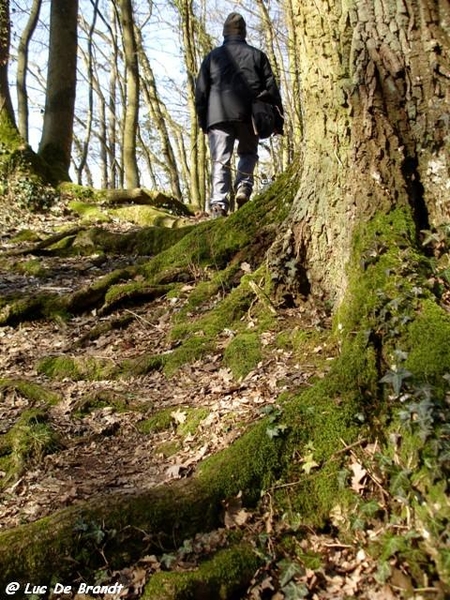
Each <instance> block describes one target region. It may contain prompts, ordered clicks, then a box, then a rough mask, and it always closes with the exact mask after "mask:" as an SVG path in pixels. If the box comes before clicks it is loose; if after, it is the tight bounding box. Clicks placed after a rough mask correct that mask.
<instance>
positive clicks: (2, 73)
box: [0, 0, 15, 128]
mask: <svg viewBox="0 0 450 600" xmlns="http://www.w3.org/2000/svg"><path fill="white" fill-rule="evenodd" d="M10 35H11V23H10V20H9V0H1V2H0V119H1V121H6V122H8V123H9V125H10V126H13V127H14V128H15V118H14V110H13V106H12V102H11V96H10V93H9V82H8V61H9V42H10Z"/></svg>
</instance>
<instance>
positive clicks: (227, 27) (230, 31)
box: [223, 12, 247, 38]
mask: <svg viewBox="0 0 450 600" xmlns="http://www.w3.org/2000/svg"><path fill="white" fill-rule="evenodd" d="M229 35H239V36H241V37H243V38H245V36H246V35H247V27H246V25H245V21H244V17H243V16H242V15H240V14H239V13H236V12H232V13H230V14H229V15H228V17H227V18H226V19H225V23H224V24H223V36H224V37H228V36H229Z"/></svg>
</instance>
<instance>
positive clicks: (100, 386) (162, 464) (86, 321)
mask: <svg viewBox="0 0 450 600" xmlns="http://www.w3.org/2000/svg"><path fill="white" fill-rule="evenodd" d="M18 215H19V213H18ZM69 219H70V217H69V216H68V215H67V214H65V213H64V211H60V212H58V211H55V213H54V214H53V215H50V216H49V215H46V216H45V217H42V216H39V215H35V216H31V215H24V214H20V222H19V221H18V218H17V215H16V216H15V215H13V214H11V213H8V215H5V214H4V215H3V216H1V217H0V225H1V228H2V233H1V234H0V253H1V254H0V259H1V262H0V293H1V294H2V295H5V294H9V293H13V292H17V291H19V290H20V292H21V293H30V292H33V291H36V292H37V291H39V292H42V291H45V290H48V291H52V292H55V291H56V292H58V293H61V294H65V293H68V292H70V291H73V290H76V289H78V288H80V287H81V286H84V285H86V284H88V283H92V282H93V281H95V279H96V278H98V277H100V276H103V275H105V273H107V272H109V271H111V270H113V269H115V268H117V267H119V266H124V265H126V264H128V263H130V262H131V261H133V260H134V258H133V257H123V256H111V257H108V259H107V260H106V261H103V262H102V263H101V264H98V262H97V261H96V259H95V257H92V256H87V257H77V258H56V257H50V256H48V257H45V256H44V257H42V256H40V257H39V259H38V260H39V263H40V266H41V267H42V269H43V272H44V273H45V276H42V275H41V276H33V275H31V274H29V273H27V272H26V270H25V269H24V270H23V271H22V272H21V269H20V261H23V262H25V261H30V259H32V256H30V255H24V256H23V257H21V258H18V256H17V255H16V256H14V258H9V257H7V256H6V255H7V254H8V253H9V252H10V251H11V249H12V248H14V249H15V250H17V249H18V248H20V244H18V243H17V242H16V241H14V242H13V241H12V240H13V239H14V238H15V236H16V235H17V233H18V232H19V230H22V229H24V228H26V229H29V230H34V231H36V233H38V234H39V235H40V236H43V235H50V234H51V233H53V232H54V231H55V230H56V229H57V228H58V227H61V225H62V224H64V225H65V226H67V225H68V224H69ZM104 226H107V227H111V228H113V229H114V230H115V231H118V230H120V231H128V230H130V228H132V227H134V226H133V225H130V224H129V225H127V224H125V225H124V224H119V223H112V224H109V225H104ZM25 244H26V243H24V245H25ZM12 262H14V269H12V268H11V265H12ZM189 289H190V288H189V284H186V288H185V293H186V295H187V294H188V293H189ZM182 305H183V298H182V297H180V298H176V299H174V298H167V297H162V298H160V299H157V300H154V301H153V302H152V303H147V304H141V305H138V306H133V307H132V309H130V308H120V309H118V310H117V311H115V312H113V313H111V314H109V315H106V316H101V317H99V316H98V315H97V314H96V311H92V312H89V313H88V314H83V315H81V316H76V317H73V318H72V319H71V320H69V321H64V322H62V321H61V322H55V321H46V320H36V321H29V322H25V323H22V324H20V325H18V326H15V327H10V326H7V327H3V328H1V329H0V373H1V378H2V380H8V381H14V380H27V381H31V382H34V383H37V384H39V385H40V386H42V388H45V389H46V390H50V391H51V392H53V393H55V394H57V395H58V396H59V398H60V401H59V402H57V403H55V404H54V405H52V406H51V407H50V409H49V417H50V423H51V426H52V428H53V429H54V430H55V431H56V432H57V435H58V440H59V443H58V446H57V447H56V448H55V449H54V451H53V452H52V453H48V454H45V455H43V456H42V457H40V460H36V461H35V462H34V463H33V464H31V465H29V468H28V469H27V470H25V471H24V472H23V473H22V474H21V476H20V477H19V478H18V479H17V480H15V481H13V482H9V483H7V484H6V485H3V486H2V487H0V530H5V529H8V528H13V527H16V526H18V525H20V524H22V523H26V522H30V521H35V520H37V519H39V518H41V517H44V516H46V515H49V514H51V513H53V512H54V511H57V510H58V509H60V508H63V507H65V506H69V505H72V504H75V503H79V502H82V501H85V500H88V499H91V498H94V497H96V496H104V495H106V494H110V493H118V492H119V493H123V494H131V493H133V492H136V491H137V490H144V489H148V488H150V487H153V486H158V485H162V484H164V483H165V482H167V481H169V480H172V479H174V478H186V477H189V476H190V475H191V474H192V473H193V472H194V471H195V468H196V465H197V464H198V463H199V461H201V460H203V459H204V458H206V457H207V456H209V455H211V454H213V453H215V452H217V451H218V450H220V449H222V448H224V447H227V446H229V445H230V444H231V443H232V442H233V440H234V439H236V438H237V437H238V436H239V435H240V434H241V433H242V432H243V431H244V430H245V429H246V428H247V427H248V425H249V424H251V423H253V422H255V421H256V420H258V419H260V418H261V416H262V414H263V412H264V411H265V410H267V407H270V406H273V405H275V404H276V402H277V397H278V396H279V394H280V393H281V392H282V391H285V390H290V389H292V390H294V389H296V388H298V387H299V386H300V385H308V380H309V379H310V378H311V377H312V376H314V377H316V376H317V375H320V373H317V371H316V364H317V361H315V360H310V359H311V357H310V356H308V355H305V356H304V357H303V360H299V357H298V355H297V356H294V355H293V354H292V352H290V351H289V350H283V349H280V350H279V351H278V352H277V353H276V354H271V355H270V357H268V358H267V359H264V361H262V362H261V363H260V364H259V365H258V366H257V368H256V369H254V370H253V371H252V372H251V373H249V374H248V375H247V376H246V377H245V378H243V379H242V380H240V381H236V380H235V379H234V378H233V376H232V374H231V373H230V371H229V369H227V368H225V367H224V366H223V365H222V363H221V352H220V348H219V349H218V351H217V353H216V354H212V355H209V356H207V357H206V359H202V360H200V361H197V362H195V363H193V364H189V365H185V366H183V367H181V368H180V370H179V371H178V372H177V373H176V375H175V376H172V377H168V376H166V375H165V374H163V373H162V372H160V371H158V370H156V371H153V372H150V373H149V374H147V375H145V376H139V377H135V378H132V379H129V378H127V379H115V380H97V381H86V380H78V381H76V380H71V379H70V378H67V379H63V380H53V379H49V378H48V377H46V376H44V375H42V374H40V373H39V372H38V370H37V369H36V365H37V364H38V362H39V360H40V359H41V358H42V357H43V356H50V355H65V356H72V357H74V356H75V357H76V356H84V357H87V358H88V357H93V358H102V359H108V360H110V361H121V360H123V359H124V358H127V357H129V358H132V357H136V356H139V355H144V354H156V353H164V352H170V351H171V342H170V339H169V336H168V333H169V328H170V322H171V317H172V316H173V315H174V314H175V313H176V312H177V311H179V310H180V308H181V306H182ZM123 316H127V317H129V320H128V325H127V326H126V327H124V328H122V329H119V330H116V329H114V328H113V329H109V330H108V329H107V328H105V331H106V332H105V333H104V334H100V335H98V336H96V337H95V339H90V337H89V333H90V331H92V329H93V328H94V327H95V326H97V325H98V324H99V320H100V319H101V320H104V321H107V320H118V319H119V318H120V317H123ZM278 318H279V319H280V321H283V320H284V321H285V327H289V323H292V322H293V319H294V315H293V313H292V312H291V311H289V310H285V311H284V312H280V314H279V317H278ZM308 319H309V323H310V327H311V328H317V327H318V324H319V321H320V327H325V328H326V326H327V324H326V323H325V322H324V321H323V320H321V318H320V316H318V313H317V312H315V311H311V312H310V314H305V315H304V319H303V323H305V321H306V322H307V321H308ZM230 335H232V332H226V331H225V332H224V333H223V343H224V346H225V345H226V343H227V337H228V336H230ZM266 335H267V336H268V337H267V343H269V342H270V339H269V337H270V336H271V335H275V334H271V333H270V332H268V333H267V334H266ZM322 351H323V348H322V347H321V346H320V345H318V346H317V347H316V348H314V350H313V352H314V353H316V354H320V353H321V352H322ZM325 368H326V367H325ZM102 395H103V396H102ZM87 397H95V398H97V400H98V399H101V398H102V397H104V401H103V402H100V403H99V404H98V405H97V406H87V405H86V403H85V399H86V398H87ZM115 400H117V403H115ZM118 405H120V407H121V408H120V409H117V406H118ZM38 406H39V401H36V400H34V401H31V400H30V399H29V398H27V397H25V396H23V395H22V394H21V393H20V392H19V391H18V389H17V388H14V387H8V386H6V387H4V388H3V390H2V395H1V396H0V435H2V434H5V433H6V432H7V431H8V430H9V429H10V428H11V426H12V425H13V424H14V423H15V422H17V420H18V418H19V417H20V414H21V413H22V412H23V411H24V410H26V409H29V408H31V407H38ZM162 411H164V414H166V416H167V415H168V417H167V419H166V424H165V425H164V426H160V427H154V428H153V429H152V430H146V429H145V426H144V424H145V423H146V422H147V421H148V420H149V419H150V418H151V417H152V416H154V415H155V414H157V413H158V414H161V412H162ZM4 476H5V473H4V472H0V478H1V477H4ZM224 500H225V499H224ZM232 504H233V503H232ZM236 507H237V508H236ZM269 513H270V511H269ZM269 513H268V512H267V511H262V512H261V513H260V514H258V513H250V512H248V511H246V510H245V507H241V506H240V504H239V501H238V500H236V502H235V503H234V505H233V506H232V508H227V506H226V505H225V506H224V531H225V530H226V529H227V528H231V527H241V528H244V529H247V530H248V531H249V533H250V534H251V535H254V534H255V532H258V531H259V532H266V533H267V532H274V531H276V529H277V527H282V525H281V524H280V523H279V522H277V521H276V518H275V516H274V515H271V516H270V515H269ZM268 515H269V516H268ZM202 536H203V538H202ZM224 538H225V536H224V535H223V534H222V532H221V531H217V532H214V533H213V534H211V533H201V532H199V538H198V539H197V540H194V542H196V543H193V544H191V546H190V553H188V554H189V556H188V555H187V553H186V544H185V547H184V549H181V550H180V552H179V553H178V554H177V555H174V556H172V557H171V559H170V561H169V562H172V563H173V562H175V564H176V565H177V566H178V568H186V567H192V565H193V564H195V563H196V562H197V561H198V559H199V558H201V557H202V556H203V555H204V554H205V547H206V546H208V548H209V549H211V548H212V549H214V548H217V547H220V545H221V544H222V543H224ZM202 539H203V541H202ZM205 540H207V541H205ZM305 543H306V542H305ZM307 545H308V551H310V550H312V551H314V552H315V553H316V554H317V555H319V556H321V557H322V560H321V561H320V563H321V566H320V568H316V569H314V568H307V569H306V570H300V569H295V568H292V563H289V564H291V574H290V576H288V575H286V566H285V567H284V568H285V571H284V575H283V568H282V567H280V561H278V566H273V567H272V568H269V567H267V568H266V569H265V570H263V571H262V572H260V573H259V574H255V580H254V582H253V584H252V585H251V586H250V588H249V590H248V592H247V594H246V595H245V596H243V597H245V598H249V599H250V598H254V599H256V598H271V599H273V600H281V599H282V598H304V597H306V598H316V599H323V600H325V599H333V600H337V599H339V598H347V597H358V598H367V599H368V600H389V599H390V598H397V597H403V595H402V593H400V591H401V583H402V582H401V580H400V582H399V585H400V588H399V590H400V591H399V590H397V592H396V591H395V590H396V588H395V585H394V586H392V585H387V584H382V583H381V584H379V583H377V582H376V581H375V579H374V573H375V572H376V568H377V565H376V564H375V563H374V561H373V560H371V559H370V558H369V557H368V556H367V555H366V553H365V552H364V550H362V549H361V548H359V547H358V544H355V545H352V544H350V545H348V544H347V543H341V541H340V540H339V539H336V537H334V536H333V535H332V533H330V532H328V533H320V534H319V533H317V532H313V531H311V534H310V536H309V539H308V542H307ZM196 548H197V549H196ZM305 550H306V549H305ZM167 562H168V559H167V557H165V556H158V557H156V556H151V557H145V558H143V560H142V561H140V563H138V564H136V565H130V566H129V567H128V568H126V569H124V570H123V571H122V572H121V573H120V581H121V582H123V583H124V589H123V590H122V592H121V594H120V595H116V596H100V595H98V596H94V597H98V598H100V597H102V598H103V597H105V598H110V599H112V598H119V597H120V598H139V597H140V596H141V593H142V589H143V587H144V585H145V582H146V581H147V580H148V578H149V577H150V576H151V574H152V573H153V572H155V570H160V569H164V568H165V567H166V566H167ZM275 562H277V561H275ZM107 571H108V565H105V569H104V572H107ZM109 576H110V578H111V579H110V581H112V580H117V578H118V577H119V575H118V574H117V573H109ZM283 583H284V591H281V588H282V587H283V585H282V584H283ZM290 584H292V585H290ZM294 584H295V585H294ZM289 585H290V587H289ZM288 588H289V589H290V590H291V591H290V592H289V593H288V592H286V589H288ZM295 590H297V591H295ZM302 590H303V591H302ZM289 594H291V595H289ZM295 594H297V595H295ZM302 594H303V595H302ZM67 597H69V596H64V598H67ZM72 597H76V596H72ZM79 597H80V598H81V597H82V596H79ZM83 597H84V596H83ZM416 597H417V598H418V597H419V596H416Z"/></svg>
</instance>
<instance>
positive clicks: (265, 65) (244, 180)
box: [195, 12, 283, 217]
mask: <svg viewBox="0 0 450 600" xmlns="http://www.w3.org/2000/svg"><path fill="white" fill-rule="evenodd" d="M246 35H247V29H246V24H245V21H244V18H243V17H242V16H241V15H240V14H238V13H236V12H232V13H231V14H229V15H228V17H227V19H226V20H225V23H224V26H223V37H224V41H223V44H222V45H221V46H219V47H217V48H215V49H214V50H212V51H211V52H210V53H209V54H208V55H207V56H206V58H205V59H204V60H203V62H202V65H201V68H200V72H199V74H198V78H197V84H196V90H195V103H196V111H197V116H198V120H199V125H200V127H201V129H202V130H203V132H204V133H206V134H207V135H208V141H209V148H210V154H211V161H212V172H211V187H212V190H211V196H210V200H209V210H210V213H211V215H212V216H213V217H217V216H226V215H227V214H228V210H229V207H230V196H231V193H232V191H234V192H235V200H236V204H237V206H238V208H239V207H240V206H242V205H243V204H245V203H246V202H248V200H249V199H250V195H251V193H252V190H253V183H254V178H253V172H254V169H255V166H256V163H257V161H258V141H259V137H258V134H257V133H256V132H255V129H254V126H253V122H252V102H253V100H254V99H256V97H257V96H258V95H260V94H261V93H262V92H264V95H265V97H266V98H269V99H270V103H271V104H273V105H274V106H275V107H276V111H277V113H278V116H279V118H278V119H277V121H278V122H277V123H276V131H275V133H282V128H283V119H282V114H283V108H282V104H281V96H280V91H279V89H278V86H277V83H276V81H275V77H274V75H273V72H272V68H271V66H270V63H269V59H268V58H267V56H266V55H265V54H264V52H262V51H261V50H258V49H257V48H254V47H253V46H250V45H249V44H247V42H246ZM236 141H237V142H238V145H237V155H238V163H237V171H236V177H235V180H234V182H233V183H234V185H233V189H232V181H231V180H232V176H231V159H232V155H233V150H234V145H235V142H236Z"/></svg>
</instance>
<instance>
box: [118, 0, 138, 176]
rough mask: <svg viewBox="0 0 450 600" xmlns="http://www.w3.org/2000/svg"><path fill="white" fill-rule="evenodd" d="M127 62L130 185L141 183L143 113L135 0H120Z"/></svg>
mask: <svg viewBox="0 0 450 600" xmlns="http://www.w3.org/2000/svg"><path fill="white" fill-rule="evenodd" d="M119 9H120V19H121V25H122V32H123V49H124V54H125V63H126V98H125V121H124V125H123V159H124V160H123V166H124V172H125V181H126V186H127V187H129V188H135V187H138V186H139V169H138V164H137V155H136V141H137V128H138V115H139V66H138V56H137V55H138V51H137V43H136V34H135V26H134V20H133V6H132V3H131V0H119Z"/></svg>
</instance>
